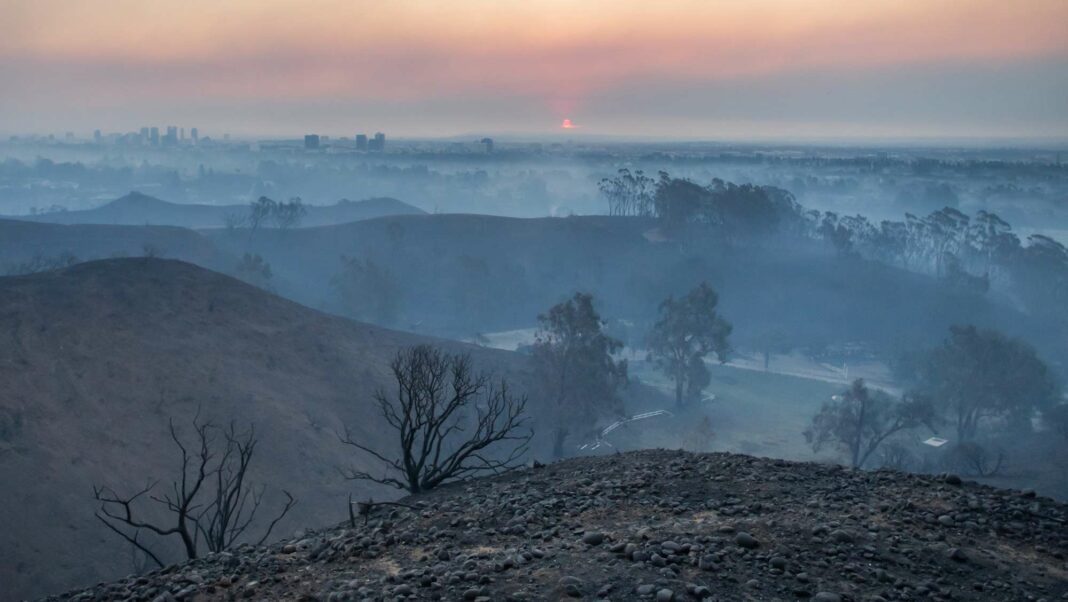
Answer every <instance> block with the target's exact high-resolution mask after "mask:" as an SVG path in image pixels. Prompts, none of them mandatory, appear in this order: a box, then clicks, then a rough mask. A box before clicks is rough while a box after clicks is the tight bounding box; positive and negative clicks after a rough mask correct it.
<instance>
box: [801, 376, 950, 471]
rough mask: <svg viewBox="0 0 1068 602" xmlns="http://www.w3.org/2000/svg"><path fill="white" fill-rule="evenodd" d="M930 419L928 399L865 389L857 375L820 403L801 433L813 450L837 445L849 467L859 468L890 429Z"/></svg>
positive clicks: (931, 410) (932, 418) (932, 413)
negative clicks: (898, 396) (827, 399)
mask: <svg viewBox="0 0 1068 602" xmlns="http://www.w3.org/2000/svg"><path fill="white" fill-rule="evenodd" d="M934 421H935V409H934V405H933V404H932V403H931V402H930V401H929V400H928V399H926V398H923V397H917V396H906V397H905V398H903V399H900V400H896V399H894V398H893V397H891V396H890V395H888V394H886V393H884V392H882V391H872V390H870V389H868V387H867V386H865V385H864V380H863V379H859V378H858V379H857V380H855V381H853V385H852V386H851V387H850V388H849V390H848V391H846V392H844V393H842V394H841V395H835V396H834V399H832V400H831V402H830V403H825V404H823V407H822V408H821V409H820V411H819V413H817V414H816V415H815V416H813V417H812V425H811V426H809V428H807V429H806V430H805V431H804V435H805V440H806V441H808V443H809V444H810V445H811V446H812V450H813V451H816V452H818V451H820V450H821V449H823V448H824V447H825V446H827V445H834V446H837V447H839V448H842V449H843V450H844V451H847V452H848V453H849V456H850V462H851V465H852V466H853V468H860V467H862V466H864V464H865V462H867V461H868V458H869V457H871V455H872V454H873V453H875V450H877V449H878V448H879V445H880V444H882V442H883V441H885V440H886V439H887V438H888V437H890V436H891V435H893V434H894V433H897V432H900V431H903V430H906V429H911V428H916V427H918V426H921V425H926V426H927V427H929V428H931V426H932V425H933V424H934Z"/></svg>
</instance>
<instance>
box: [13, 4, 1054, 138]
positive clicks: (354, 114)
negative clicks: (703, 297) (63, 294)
mask: <svg viewBox="0 0 1068 602" xmlns="http://www.w3.org/2000/svg"><path fill="white" fill-rule="evenodd" d="M0 84H2V85H0V133H3V134H25V133H54V134H57V135H60V134H62V133H64V132H67V131H73V132H77V133H79V135H81V136H86V137H89V136H92V133H93V132H94V130H97V129H99V130H102V131H103V132H137V131H138V130H139V129H140V128H141V127H142V126H144V124H148V123H159V124H173V123H181V124H193V123H195V124H197V127H199V128H200V131H201V132H202V133H201V135H202V136H203V135H204V132H211V133H212V135H216V134H215V133H217V135H218V136H220V137H221V134H222V133H223V132H228V133H231V134H233V135H235V136H243V137H261V138H265V137H279V136H284V137H293V138H298V137H300V136H303V134H305V133H308V132H317V133H321V134H325V135H331V136H340V135H343V136H346V137H350V138H351V137H354V133H353V132H354V131H357V132H358V131H361V130H364V131H367V132H369V133H370V132H375V131H384V132H389V133H390V135H391V136H393V137H398V138H411V137H448V136H458V135H466V134H472V135H497V136H500V135H507V134H512V135H518V136H522V135H529V136H538V137H543V136H554V135H559V136H560V137H561V138H563V137H575V136H620V137H632V138H653V139H680V140H694V139H702V140H717V139H722V140H744V139H748V138H752V139H765V140H789V139H814V140H822V139H842V140H848V139H858V140H859V139H938V138H950V139H952V138H990V139H995V138H1013V139H1026V138H1035V139H1049V138H1054V139H1056V138H1061V139H1063V138H1068V109H1066V108H1065V107H1066V105H1068V2H1064V1H1062V0H1024V1H1019V2H1011V3H1009V2H1004V1H997V2H996V1H992V0H959V1H949V0H931V1H927V2H892V1H889V0H872V1H868V2H852V1H850V2H847V1H845V0H828V1H825V2H801V1H799V0H752V1H749V2H736V1H733V0H718V1H717V0H711V1H697V0H668V1H664V2H657V3H647V2H632V1H629V0H617V1H609V0H588V1H585V2H564V1H563V0H541V1H531V2H523V3H519V2H514V3H512V2H493V1H490V0H455V1H453V2H440V1H436V0H434V1H432V0H428V1H426V2H407V1H399V2H394V3H371V2H362V1H348V2H345V1H340V0H309V1H306V2H295V1H290V0H231V1H228V2H225V3H218V2H209V1H208V0H184V1H179V0H158V1H156V2H152V3H141V2H133V1H131V0H92V1H91V0H65V1H59V0H35V1H32V2H30V1H20V0H14V1H13V2H5V3H3V4H2V5H0ZM569 126H570V127H569ZM186 127H188V125H187V126H186ZM179 136H180V134H179Z"/></svg>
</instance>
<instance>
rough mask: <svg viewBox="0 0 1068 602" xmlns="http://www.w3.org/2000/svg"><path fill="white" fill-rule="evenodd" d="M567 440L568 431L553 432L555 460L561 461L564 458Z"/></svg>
mask: <svg viewBox="0 0 1068 602" xmlns="http://www.w3.org/2000/svg"><path fill="white" fill-rule="evenodd" d="M565 440H567V430H566V429H562V428H558V429H554V430H553V458H554V459H556V460H559V459H561V458H563V457H564V441H565Z"/></svg>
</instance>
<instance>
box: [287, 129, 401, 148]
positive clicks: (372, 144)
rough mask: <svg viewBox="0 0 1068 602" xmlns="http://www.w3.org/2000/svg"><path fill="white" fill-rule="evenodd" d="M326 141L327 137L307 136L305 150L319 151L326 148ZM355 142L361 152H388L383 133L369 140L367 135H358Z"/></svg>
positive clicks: (305, 136) (354, 139) (305, 137)
mask: <svg viewBox="0 0 1068 602" xmlns="http://www.w3.org/2000/svg"><path fill="white" fill-rule="evenodd" d="M342 140H343V139H342ZM326 141H327V137H326V136H321V135H319V134H305V135H304V149H305V150H318V149H320V148H322V147H323V146H325V145H324V143H325V142H326ZM353 141H354V142H355V144H356V150H359V151H373V152H382V151H384V150H386V135H385V134H383V133H382V132H378V133H376V134H375V135H374V137H372V138H368V137H367V134H356V136H355V137H354V138H353Z"/></svg>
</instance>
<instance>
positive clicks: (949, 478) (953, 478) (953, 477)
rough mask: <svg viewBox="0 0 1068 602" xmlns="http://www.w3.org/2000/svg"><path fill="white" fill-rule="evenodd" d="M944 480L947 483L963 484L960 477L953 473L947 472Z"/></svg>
mask: <svg viewBox="0 0 1068 602" xmlns="http://www.w3.org/2000/svg"><path fill="white" fill-rule="evenodd" d="M943 480H944V481H945V482H946V484H947V485H960V484H961V480H960V477H959V476H957V475H955V474H952V473H950V474H947V475H946V478H945V479H943Z"/></svg>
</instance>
